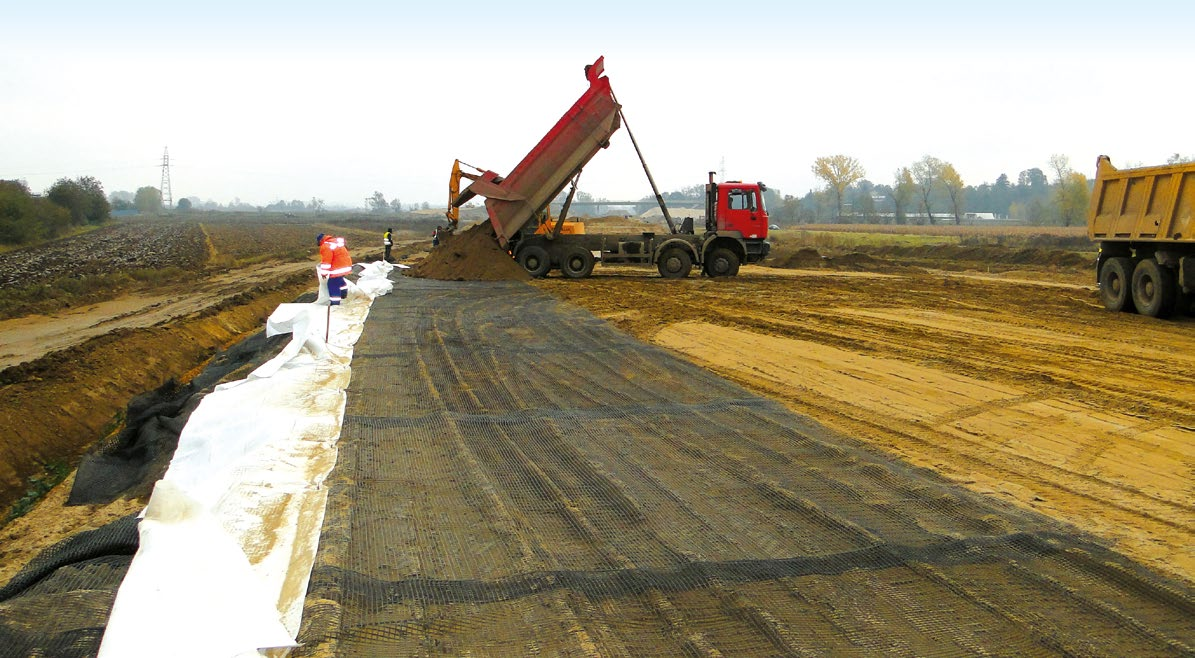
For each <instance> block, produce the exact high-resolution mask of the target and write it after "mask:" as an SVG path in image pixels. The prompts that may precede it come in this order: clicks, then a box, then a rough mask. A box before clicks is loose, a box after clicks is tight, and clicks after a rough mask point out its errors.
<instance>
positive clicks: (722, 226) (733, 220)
mask: <svg viewBox="0 0 1195 658" xmlns="http://www.w3.org/2000/svg"><path fill="white" fill-rule="evenodd" d="M711 178H712V176H711ZM709 187H712V188H713V190H711V192H712V194H711V193H708V192H707V194H708V196H709V197H712V198H713V199H714V200H715V205H716V206H717V207H716V210H715V212H714V213H709V214H707V215H706V216H707V217H710V216H713V217H716V218H717V219H716V222H715V223H714V225H713V226H712V227H710V226H707V227H706V230H707V231H708V230H716V231H718V232H719V233H727V232H736V233H739V234H741V236H742V238H743V239H745V240H766V239H767V237H768V211H767V208H765V207H764V202H763V193H764V191H765V190H767V189H768V188H767V187H766V186H765V185H764V184H763V183H743V182H741V181H727V182H725V183H722V184H718V183H714V182H712V180H711V182H710V183H709Z"/></svg>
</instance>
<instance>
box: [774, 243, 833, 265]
mask: <svg viewBox="0 0 1195 658" xmlns="http://www.w3.org/2000/svg"><path fill="white" fill-rule="evenodd" d="M764 264H765V265H768V266H771V267H779V268H785V269H805V268H809V267H825V265H826V263H825V259H823V258H822V255H821V254H820V253H818V251H817V249H814V248H813V247H802V248H800V249H798V250H796V251H795V252H793V253H790V254H786V255H777V256H776V257H774V258H773V259H771V262H767V263H764Z"/></svg>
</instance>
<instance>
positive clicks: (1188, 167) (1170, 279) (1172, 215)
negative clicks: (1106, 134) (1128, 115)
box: [1087, 155, 1195, 318]
mask: <svg viewBox="0 0 1195 658" xmlns="http://www.w3.org/2000/svg"><path fill="white" fill-rule="evenodd" d="M1087 235H1088V236H1089V237H1090V238H1091V239H1092V240H1095V241H1098V242H1099V243H1100V256H1099V260H1098V261H1097V262H1096V278H1097V280H1098V281H1099V286H1100V298H1101V299H1102V300H1103V302H1104V306H1106V307H1107V308H1108V309H1109V310H1112V311H1129V312H1133V311H1136V312H1139V313H1141V314H1143V315H1148V316H1151V317H1156V318H1161V317H1167V316H1169V315H1171V314H1173V313H1174V312H1175V311H1176V310H1183V311H1187V310H1189V308H1190V305H1191V300H1192V299H1193V298H1195V163H1185V164H1176V165H1166V166H1161V167H1140V168H1136V169H1123V170H1121V169H1117V168H1116V167H1113V166H1112V162H1111V160H1109V159H1108V156H1106V155H1101V156H1100V157H1099V159H1098V160H1097V161H1096V175H1095V189H1094V190H1093V191H1092V197H1091V205H1090V207H1089V208H1088V211H1087Z"/></svg>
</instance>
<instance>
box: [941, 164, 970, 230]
mask: <svg viewBox="0 0 1195 658" xmlns="http://www.w3.org/2000/svg"><path fill="white" fill-rule="evenodd" d="M939 178H940V180H941V181H942V187H943V188H945V190H946V196H947V197H949V198H950V209H951V210H953V211H954V223H955V224H962V223H963V188H964V187H965V186H964V185H963V177H962V176H959V174H958V170H956V169H955V168H954V165H952V164H950V163H949V162H947V163H945V164H943V165H942V173H941V174H940V175H939Z"/></svg>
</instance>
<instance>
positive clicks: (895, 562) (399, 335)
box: [299, 278, 1195, 656]
mask: <svg viewBox="0 0 1195 658" xmlns="http://www.w3.org/2000/svg"><path fill="white" fill-rule="evenodd" d="M579 285H584V284H583V283H580V284H579ZM710 349H733V346H726V345H721V346H718V345H711V346H710ZM329 485H330V501H329V507H328V515H327V518H326V521H325V525H324V533H323V537H322V538H321V547H320V555H319V556H318V558H317V563H316V569H315V571H314V573H313V575H312V581H311V587H310V591H309V594H308V606H307V610H306V614H305V618H304V630H303V632H302V633H301V636H300V639H301V640H302V641H304V642H305V643H306V646H305V647H304V648H303V649H302V650H300V652H299V653H300V655H343V656H358V655H361V656H395V655H427V654H443V655H467V654H468V655H510V656H524V655H535V654H538V655H562V654H563V655H611V656H621V655H669V656H670V655H717V654H718V653H721V654H722V655H734V656H742V655H758V656H771V655H859V654H864V655H868V654H870V655H880V654H884V655H887V654H896V655H917V656H930V655H982V654H995V655H1057V654H1063V655H1066V654H1078V655H1107V656H1122V655H1182V654H1190V653H1191V652H1192V650H1193V647H1195V603H1193V596H1192V592H1191V590H1190V589H1189V588H1188V587H1186V586H1185V585H1182V584H1179V583H1175V582H1173V581H1169V580H1166V579H1164V578H1161V577H1158V576H1156V575H1154V574H1152V573H1150V572H1148V571H1146V570H1144V569H1142V568H1141V567H1139V566H1137V565H1135V564H1134V563H1131V562H1129V561H1128V560H1126V559H1125V558H1123V557H1121V556H1119V555H1117V554H1115V553H1112V552H1111V551H1109V550H1107V549H1106V548H1104V547H1102V546H1100V545H1098V544H1096V543H1093V542H1092V541H1090V540H1089V539H1088V538H1084V537H1081V536H1079V535H1077V534H1076V533H1075V532H1073V531H1071V530H1070V529H1068V528H1066V527H1063V526H1061V525H1059V524H1056V523H1053V522H1050V521H1049V520H1047V519H1045V518H1043V517H1040V516H1037V515H1034V514H1031V513H1028V512H1024V511H1021V510H1018V509H1014V508H1011V507H1007V506H1001V505H999V504H997V503H994V502H992V501H991V500H989V499H986V498H983V497H981V496H978V495H975V494H971V493H969V492H966V491H964V490H962V489H959V488H956V487H953V486H950V485H949V484H947V483H945V482H943V481H942V480H940V479H939V478H937V477H935V476H934V475H933V474H932V473H929V472H927V471H922V470H918V469H914V468H911V467H908V466H906V465H903V464H901V463H898V462H894V461H891V460H889V459H887V458H885V457H883V456H881V455H878V454H875V453H874V452H872V451H870V450H868V449H867V448H866V447H865V446H862V445H859V444H857V443H856V442H854V441H851V440H849V439H846V438H843V437H839V436H836V435H834V434H832V433H830V432H828V431H827V430H825V429H824V428H822V427H820V426H818V425H816V424H815V423H812V422H811V421H809V420H808V419H805V418H802V417H799V416H796V415H794V414H792V413H790V412H788V411H786V410H785V409H783V408H782V407H780V406H779V405H776V404H774V403H772V402H770V401H767V400H764V399H761V398H758V397H756V396H753V395H751V394H750V393H748V392H746V391H744V390H743V389H741V388H740V387H738V386H736V385H733V384H731V383H728V382H726V381H724V380H722V379H719V378H717V377H714V376H711V375H710V374H708V373H706V372H705V371H703V370H701V369H700V368H697V367H695V366H693V365H691V364H689V363H687V362H684V361H681V360H679V359H676V358H674V357H672V356H670V355H669V354H668V353H667V352H665V351H663V350H660V349H657V348H654V347H651V346H648V345H645V344H642V343H640V342H638V341H635V340H633V339H631V338H630V337H628V336H626V335H624V334H621V333H619V332H617V331H615V330H613V329H612V328H610V327H609V326H608V325H607V324H606V323H604V322H601V321H599V320H597V319H595V318H593V317H592V316H591V315H589V314H587V313H585V312H583V311H580V310H579V309H576V308H574V307H571V306H567V305H564V304H561V303H559V302H557V301H555V300H554V299H553V298H551V297H550V296H547V295H545V294H542V293H540V292H538V291H536V290H535V289H534V288H532V287H530V286H526V285H523V284H513V283H443V282H435V281H424V280H413V279H406V278H401V279H399V281H398V282H397V285H396V290H395V292H394V293H392V294H391V295H389V296H386V297H382V298H379V299H378V300H377V301H376V302H375V304H374V307H373V309H372V310H371V312H370V317H369V320H368V322H367V323H366V327H365V333H364V334H363V335H362V338H361V341H360V342H359V343H358V344H357V347H356V355H355V357H354V361H353V378H352V384H351V386H350V390H349V398H348V407H347V410H346V418H345V425H344V429H343V432H342V438H341V445H340V458H339V461H338V464H337V467H336V470H335V471H334V473H333V476H332V478H331V479H330V481H329Z"/></svg>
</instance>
